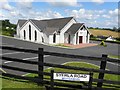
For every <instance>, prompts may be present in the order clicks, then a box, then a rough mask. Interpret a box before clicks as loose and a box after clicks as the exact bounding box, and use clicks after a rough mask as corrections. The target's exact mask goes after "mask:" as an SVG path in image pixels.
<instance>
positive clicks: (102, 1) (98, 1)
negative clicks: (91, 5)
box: [92, 0, 104, 4]
mask: <svg viewBox="0 0 120 90" xmlns="http://www.w3.org/2000/svg"><path fill="white" fill-rule="evenodd" d="M92 2H95V3H98V4H102V3H104V0H92Z"/></svg>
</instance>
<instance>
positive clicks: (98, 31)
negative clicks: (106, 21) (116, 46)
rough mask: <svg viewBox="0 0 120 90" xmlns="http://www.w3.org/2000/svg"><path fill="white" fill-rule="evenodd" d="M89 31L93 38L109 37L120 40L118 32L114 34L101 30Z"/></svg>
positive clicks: (113, 32)
mask: <svg viewBox="0 0 120 90" xmlns="http://www.w3.org/2000/svg"><path fill="white" fill-rule="evenodd" d="M89 31H90V33H91V34H92V35H93V36H106V37H109V36H110V35H111V36H113V37H114V38H120V32H115V31H110V30H101V29H89Z"/></svg>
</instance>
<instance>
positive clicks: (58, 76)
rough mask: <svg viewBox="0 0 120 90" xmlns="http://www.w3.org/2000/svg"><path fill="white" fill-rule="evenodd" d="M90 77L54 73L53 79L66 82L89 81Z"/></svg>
mask: <svg viewBox="0 0 120 90" xmlns="http://www.w3.org/2000/svg"><path fill="white" fill-rule="evenodd" d="M89 78H90V75H87V74H70V73H54V74H53V79H57V80H68V81H89Z"/></svg>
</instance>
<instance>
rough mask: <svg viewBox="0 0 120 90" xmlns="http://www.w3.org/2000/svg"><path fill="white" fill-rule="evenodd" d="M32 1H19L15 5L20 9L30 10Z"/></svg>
mask: <svg viewBox="0 0 120 90" xmlns="http://www.w3.org/2000/svg"><path fill="white" fill-rule="evenodd" d="M33 1H34V0H24V1H23V0H22V1H19V2H16V3H17V5H18V6H19V7H21V8H26V9H31V8H32V2H33Z"/></svg>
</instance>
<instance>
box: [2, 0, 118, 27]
mask: <svg viewBox="0 0 120 90" xmlns="http://www.w3.org/2000/svg"><path fill="white" fill-rule="evenodd" d="M106 1H107V2H106ZM108 1H109V2H108ZM112 1H113V0H43V1H42V0H0V20H1V19H2V20H4V19H9V20H10V22H11V23H14V24H17V22H18V20H19V19H36V20H42V19H52V18H63V17H74V18H75V19H76V21H77V22H78V23H85V24H86V26H88V27H101V28H113V27H118V1H117V0H114V2H112Z"/></svg>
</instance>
